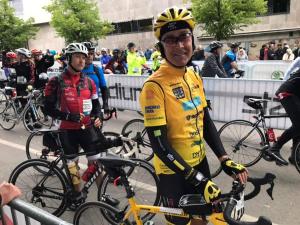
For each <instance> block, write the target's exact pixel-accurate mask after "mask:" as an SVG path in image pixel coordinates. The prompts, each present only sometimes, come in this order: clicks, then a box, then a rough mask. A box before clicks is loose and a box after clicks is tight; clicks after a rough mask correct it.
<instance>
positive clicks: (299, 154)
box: [292, 142, 300, 173]
mask: <svg viewBox="0 0 300 225" xmlns="http://www.w3.org/2000/svg"><path fill="white" fill-rule="evenodd" d="M293 151H294V153H293V154H292V155H293V156H294V162H295V167H296V169H297V171H298V172H299V173H300V142H298V144H297V145H296V148H294V149H293Z"/></svg>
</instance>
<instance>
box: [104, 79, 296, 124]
mask: <svg viewBox="0 0 300 225" xmlns="http://www.w3.org/2000/svg"><path fill="white" fill-rule="evenodd" d="M146 78H147V76H120V75H109V76H106V79H107V85H108V89H109V105H110V106H111V107H117V108H122V109H128V110H136V111H138V110H141V109H140V106H139V95H140V91H141V89H142V85H143V83H144V80H145V79H146ZM203 80H204V87H205V91H206V96H207V99H210V100H211V102H212V108H213V110H212V112H211V117H212V119H213V120H215V121H221V122H228V121H231V120H235V119H246V120H251V118H252V116H253V115H255V114H256V113H257V112H258V111H256V110H254V109H252V108H250V107H249V106H248V105H247V104H246V103H245V102H246V100H247V99H248V98H259V99H268V100H270V101H269V102H267V103H265V104H264V110H265V112H266V114H267V115H280V114H284V113H285V111H284V109H283V108H282V106H281V104H280V102H279V101H278V100H277V99H276V97H275V92H276V90H277V89H278V87H279V86H280V84H281V83H282V82H283V81H277V80H246V79H216V78H203ZM267 125H269V126H272V127H273V128H279V129H284V128H287V127H289V126H290V125H291V123H290V121H289V119H287V118H273V119H270V120H269V121H267Z"/></svg>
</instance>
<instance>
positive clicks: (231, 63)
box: [221, 42, 240, 78]
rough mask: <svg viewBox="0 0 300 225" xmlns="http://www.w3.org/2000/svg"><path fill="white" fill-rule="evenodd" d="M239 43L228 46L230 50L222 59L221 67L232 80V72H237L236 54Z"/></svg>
mask: <svg viewBox="0 0 300 225" xmlns="http://www.w3.org/2000/svg"><path fill="white" fill-rule="evenodd" d="M239 46H240V43H239V42H235V43H232V44H230V50H228V51H227V52H226V54H225V55H224V56H223V58H222V61H221V62H222V65H223V67H224V69H225V71H226V74H227V77H228V78H234V72H235V71H238V70H239V68H238V64H237V61H236V60H237V58H236V55H237V52H238V50H239Z"/></svg>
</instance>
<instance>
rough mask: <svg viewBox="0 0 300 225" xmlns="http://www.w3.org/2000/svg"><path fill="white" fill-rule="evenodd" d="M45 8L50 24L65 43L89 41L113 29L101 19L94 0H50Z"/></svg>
mask: <svg viewBox="0 0 300 225" xmlns="http://www.w3.org/2000/svg"><path fill="white" fill-rule="evenodd" d="M45 9H46V10H47V11H48V12H50V13H51V15H52V17H51V25H52V26H53V27H54V28H55V30H56V32H57V33H58V35H59V36H61V37H63V38H65V40H66V42H67V43H70V42H82V41H91V40H92V39H96V40H97V39H98V38H100V37H103V36H105V35H106V34H108V33H110V32H111V31H113V26H112V25H111V23H109V22H108V21H101V20H100V15H99V10H98V7H97V4H96V1H95V0H52V2H51V4H50V5H48V6H46V7H45Z"/></svg>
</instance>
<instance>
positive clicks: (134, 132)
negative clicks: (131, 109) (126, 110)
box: [121, 119, 154, 161]
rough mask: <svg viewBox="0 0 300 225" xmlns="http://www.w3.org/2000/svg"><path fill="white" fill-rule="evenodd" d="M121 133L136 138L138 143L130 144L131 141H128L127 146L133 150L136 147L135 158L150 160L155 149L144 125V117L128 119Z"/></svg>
mask: <svg viewBox="0 0 300 225" xmlns="http://www.w3.org/2000/svg"><path fill="white" fill-rule="evenodd" d="M121 134H122V135H123V136H128V137H132V138H133V139H134V140H136V145H135V146H132V145H130V142H127V147H128V148H129V150H127V151H128V152H131V151H132V150H133V148H134V147H136V149H135V155H134V157H135V158H139V159H144V160H147V161H150V160H151V159H152V158H153V156H154V153H153V150H152V147H151V143H150V140H149V137H148V134H147V131H146V129H145V127H144V120H143V119H132V120H130V121H128V122H127V123H126V124H125V125H124V126H123V128H122V131H121Z"/></svg>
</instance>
